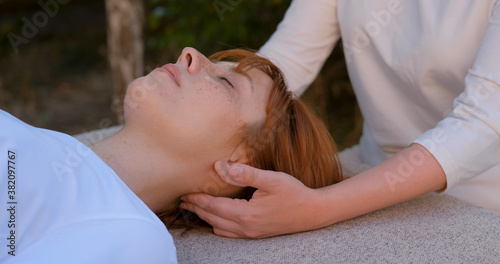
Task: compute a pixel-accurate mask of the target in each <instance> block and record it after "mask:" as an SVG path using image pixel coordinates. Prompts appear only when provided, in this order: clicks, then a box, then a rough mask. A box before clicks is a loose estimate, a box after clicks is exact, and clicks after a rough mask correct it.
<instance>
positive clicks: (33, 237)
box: [0, 111, 177, 263]
mask: <svg viewBox="0 0 500 264" xmlns="http://www.w3.org/2000/svg"><path fill="white" fill-rule="evenodd" d="M9 166H10V167H9ZM0 188H1V189H0V206H1V214H0V263H177V258H176V251H175V246H174V244H173V240H172V237H171V236H170V234H169V233H168V231H167V229H166V227H165V225H164V224H163V223H162V222H161V221H160V220H159V219H158V217H157V216H156V215H155V214H154V213H153V212H152V211H151V210H150V209H149V208H148V207H147V206H146V205H145V204H144V203H143V202H142V201H141V200H140V199H139V198H138V197H137V196H136V195H135V194H134V193H133V192H132V191H131V190H130V189H129V188H128V187H127V186H126V185H125V183H123V182H122V181H121V179H120V178H119V177H118V176H117V175H116V174H115V173H114V171H113V170H112V169H111V168H110V167H109V166H107V165H106V163H104V162H103V161H102V160H101V159H100V158H99V157H98V156H97V155H96V154H95V153H94V152H92V151H91V150H90V149H88V148H87V147H86V146H85V145H83V144H82V143H80V142H79V141H77V140H76V139H74V138H72V137H70V136H68V135H65V134H62V133H58V132H55V131H50V130H45V129H40V128H34V127H32V126H29V125H27V124H25V123H23V122H21V121H19V120H18V119H16V118H15V117H13V116H11V115H9V114H8V113H6V112H4V111H0Z"/></svg>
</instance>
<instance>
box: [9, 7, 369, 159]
mask: <svg viewBox="0 0 500 264" xmlns="http://www.w3.org/2000/svg"><path fill="white" fill-rule="evenodd" d="M290 2H291V0H253V1H243V0H210V1H207V0H189V1H188V0H184V1H181V0H143V1H141V0H0V109H2V110H5V111H7V112H9V113H11V114H12V115H14V116H16V117H18V118H20V119H21V120H23V121H24V122H27V123H28V124H31V125H34V126H38V127H43V128H48V129H52V130H57V131H61V132H64V133H68V134H78V133H82V132H86V131H90V130H93V129H98V128H104V127H109V126H113V125H117V124H119V123H120V120H121V119H120V116H121V115H122V111H121V110H120V108H119V107H117V106H119V105H120V104H121V100H122V99H121V96H122V93H123V91H124V90H125V89H126V84H127V82H128V81H129V80H130V79H131V78H132V79H133V78H136V77H137V76H143V75H144V74H147V73H148V72H150V71H151V70H153V69H154V68H156V67H157V66H160V65H164V64H165V63H168V62H175V61H176V60H177V57H178V56H179V55H180V53H181V51H182V48H183V47H187V46H189V47H195V48H196V49H198V50H199V51H200V52H202V53H203V54H205V55H210V54H212V53H214V52H217V51H220V50H224V49H230V48H250V49H258V48H259V47H260V46H261V45H262V44H264V43H265V41H266V40H267V39H268V38H269V37H270V36H271V34H272V33H273V32H274V30H275V29H276V26H277V25H278V23H279V22H280V21H281V19H282V18H283V15H284V13H285V11H286V9H287V7H288V6H289V4H290ZM302 98H303V100H304V101H305V102H306V104H308V105H309V106H310V107H311V108H312V109H313V110H314V111H315V112H316V113H317V114H318V115H319V116H320V118H322V120H324V122H325V123H326V124H327V126H328V128H329V129H330V131H331V133H332V134H333V136H334V139H335V140H336V142H337V144H338V145H339V147H340V148H341V149H342V148H345V147H348V146H351V145H353V144H355V143H357V142H358V140H359V136H360V134H361V125H362V118H361V115H360V113H359V109H358V108H357V105H356V98H355V96H354V94H353V92H352V89H351V85H350V83H349V78H348V76H347V72H346V67H345V63H344V57H343V54H342V44H341V43H339V44H338V45H337V47H336V48H335V50H334V52H333V53H332V55H331V56H330V58H329V59H328V61H327V62H326V64H325V66H324V68H323V69H322V71H321V74H320V75H319V76H318V78H317V79H316V80H315V82H314V83H313V84H312V85H311V88H310V89H308V91H307V92H306V93H305V94H304V95H303V96H302ZM0 127H1V124H0Z"/></svg>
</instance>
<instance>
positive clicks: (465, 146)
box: [415, 3, 500, 187]
mask: <svg viewBox="0 0 500 264" xmlns="http://www.w3.org/2000/svg"><path fill="white" fill-rule="evenodd" d="M415 142H417V143H420V144H422V145H423V146H425V147H426V148H427V149H428V150H430V151H431V152H432V154H433V155H434V157H436V159H437V160H438V161H439V163H440V164H441V166H442V167H443V169H444V170H445V172H446V176H447V182H448V187H451V186H454V185H455V184H456V183H457V182H459V181H462V180H465V179H469V178H471V177H474V176H475V175H478V174H479V173H482V172H484V171H485V170H487V169H488V168H490V167H492V166H493V165H495V164H498V163H499V161H500V3H496V4H495V6H494V7H493V8H492V10H491V16H490V18H489V25H488V27H487V30H486V32H485V34H484V38H483V39H482V42H481V45H480V48H479V50H478V53H477V56H476V59H475V61H474V64H473V66H472V68H471V69H470V70H469V73H468V74H467V76H466V78H465V90H464V92H462V93H461V94H460V96H458V97H457V98H456V99H455V101H454V103H453V111H452V112H451V113H450V114H449V115H448V116H447V117H446V118H444V119H443V120H442V121H440V122H439V123H438V125H437V126H436V128H434V129H431V130H429V131H427V132H425V133H424V134H423V135H421V136H420V137H418V138H417V139H416V140H415ZM498 177H500V174H499V175H498Z"/></svg>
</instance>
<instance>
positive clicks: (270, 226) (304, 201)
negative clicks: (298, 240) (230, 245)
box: [181, 161, 321, 238]
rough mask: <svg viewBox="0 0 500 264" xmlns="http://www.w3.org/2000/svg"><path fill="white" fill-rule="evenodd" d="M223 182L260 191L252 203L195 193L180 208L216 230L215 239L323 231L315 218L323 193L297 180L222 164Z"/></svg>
mask: <svg viewBox="0 0 500 264" xmlns="http://www.w3.org/2000/svg"><path fill="white" fill-rule="evenodd" d="M215 168H216V170H217V172H218V173H219V175H220V177H221V179H223V180H224V181H226V182H227V183H229V184H232V185H237V186H252V187H254V188H257V191H255V193H254V194H253V196H252V199H250V200H249V201H247V200H244V199H231V198H225V197H213V196H211V195H208V194H202V193H196V194H188V195H186V196H183V197H182V198H181V199H182V201H183V202H182V204H181V208H183V209H186V210H189V211H191V212H194V213H196V214H197V215H198V216H199V217H200V218H202V219H203V220H205V221H206V222H207V223H209V224H210V225H212V226H213V231H214V233H215V234H216V235H219V236H225V237H232V238H239V237H243V238H264V237H270V236H276V235H281V234H288V233H296V232H301V231H306V230H312V229H317V228H320V227H321V224H320V221H318V220H319V219H317V217H316V216H315V214H317V213H318V210H321V208H319V206H320V205H321V202H320V199H321V189H310V188H308V187H306V186H305V185H304V184H302V183H301V182H300V181H299V180H297V179H295V178H294V177H292V176H290V175H288V174H285V173H282V172H275V171H265V170H259V169H256V168H253V167H250V166H247V165H243V164H237V163H235V164H232V165H231V166H229V165H228V164H227V163H226V162H223V161H219V162H217V163H216V164H215Z"/></svg>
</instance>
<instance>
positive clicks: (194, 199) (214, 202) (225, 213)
mask: <svg viewBox="0 0 500 264" xmlns="http://www.w3.org/2000/svg"><path fill="white" fill-rule="evenodd" d="M181 200H182V201H183V202H189V203H190V204H193V205H195V206H196V207H197V208H200V209H203V210H204V211H207V212H208V213H210V214H214V215H218V216H221V217H223V218H226V219H231V220H234V219H237V218H238V216H239V215H241V214H242V213H244V212H245V211H247V210H248V208H247V207H248V201H247V200H240V199H232V198H227V197H213V196H211V195H209V194H205V193H192V194H186V195H184V196H182V197H181Z"/></svg>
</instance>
